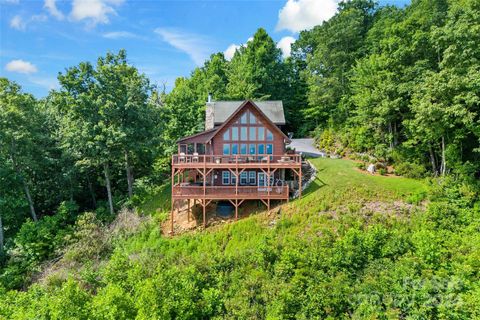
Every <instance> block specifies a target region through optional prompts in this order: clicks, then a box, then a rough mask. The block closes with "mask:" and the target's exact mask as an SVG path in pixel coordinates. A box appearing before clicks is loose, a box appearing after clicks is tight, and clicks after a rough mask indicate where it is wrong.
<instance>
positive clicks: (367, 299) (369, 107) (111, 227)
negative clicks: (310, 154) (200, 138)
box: [0, 0, 480, 319]
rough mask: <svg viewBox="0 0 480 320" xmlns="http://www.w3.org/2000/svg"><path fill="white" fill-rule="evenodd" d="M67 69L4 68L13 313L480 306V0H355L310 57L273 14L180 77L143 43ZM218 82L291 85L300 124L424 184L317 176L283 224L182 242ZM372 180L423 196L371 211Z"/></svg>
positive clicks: (5, 315)
mask: <svg viewBox="0 0 480 320" xmlns="http://www.w3.org/2000/svg"><path fill="white" fill-rule="evenodd" d="M58 82H59V84H60V88H59V89H57V90H51V91H50V93H49V94H48V96H46V97H45V98H42V99H37V98H35V97H34V96H33V95H31V94H29V93H26V92H24V91H23V90H22V88H21V87H20V86H19V85H18V84H16V83H14V82H12V81H10V80H9V79H6V78H0V297H1V299H0V318H1V319H133V318H138V319H174V318H179V319H197V318H198V319H206V318H217V319H222V318H240V319H259V318H270V319H312V318H315V319H323V318H329V319H336V318H357V319H360V318H370V319H377V318H378V319H387V318H389V319H390V318H401V319H473V318H480V307H479V306H480V283H479V281H478V279H479V277H480V264H479V261H480V238H479V234H480V232H479V231H480V200H479V197H478V195H479V192H480V184H479V177H480V2H479V1H478V0H412V3H411V4H410V5H408V6H406V7H405V8H398V7H395V6H378V5H377V4H376V2H375V1H371V0H351V1H347V2H340V4H339V9H338V12H337V13H336V14H335V16H334V17H332V18H331V19H330V20H328V21H326V22H324V23H322V24H321V25H318V26H316V27H314V28H313V29H311V30H306V31H302V32H301V33H300V35H299V37H298V39H297V40H296V41H295V42H294V43H293V44H292V53H291V56H290V57H287V58H284V57H282V53H281V51H280V49H278V48H277V47H276V43H275V41H274V40H273V39H272V38H271V37H270V36H269V35H268V34H267V32H266V31H265V30H264V29H262V28H259V29H258V30H257V31H256V33H255V34H254V36H253V40H251V41H249V42H248V43H247V44H245V45H244V46H241V47H240V48H239V49H238V50H237V51H236V53H235V54H234V56H233V58H232V59H231V60H230V61H228V60H226V58H225V57H224V54H223V53H216V54H213V55H211V56H210V58H209V59H208V60H207V61H205V63H204V65H203V66H201V67H198V68H196V69H194V70H193V71H192V72H191V74H190V76H188V77H180V78H177V79H176V81H175V85H174V87H173V89H172V90H171V91H169V92H167V91H166V89H165V86H164V85H162V84H156V83H152V82H151V81H150V80H149V79H148V77H147V76H146V75H145V74H142V73H141V72H140V71H139V70H138V69H137V68H136V67H135V66H134V65H133V64H131V63H130V62H129V60H128V57H127V52H126V51H125V50H120V51H119V52H115V53H112V52H108V53H105V55H104V56H102V57H99V58H98V60H97V61H96V62H82V63H80V64H78V65H76V66H70V67H67V68H66V69H64V70H63V71H61V70H59V73H58ZM209 94H211V95H212V97H213V99H214V100H243V99H252V100H267V99H269V100H282V101H283V104H284V106H285V112H286V121H287V131H289V132H293V133H294V136H295V137H306V136H311V137H314V138H315V141H316V143H317V144H318V146H319V148H321V149H325V150H328V151H329V152H331V153H335V154H338V155H340V156H345V157H348V156H349V154H353V153H361V154H368V155H369V156H371V157H374V158H375V159H379V160H380V161H383V162H387V163H388V164H389V165H392V166H393V167H394V168H395V173H396V174H397V175H399V176H403V177H405V179H407V178H408V179H412V180H408V181H411V182H409V183H411V184H412V185H409V187H408V188H407V189H409V190H408V191H402V192H401V195H398V197H396V198H395V197H394V196H392V197H390V196H388V197H385V199H383V197H384V195H382V194H380V193H375V194H374V195H372V194H368V192H367V193H366V194H362V192H361V191H358V190H360V189H361V188H362V185H361V184H358V185H356V186H355V188H356V190H357V191H358V193H359V194H362V195H358V194H355V195H351V197H348V196H346V194H348V191H347V190H346V189H342V187H341V186H339V187H338V190H333V189H332V190H331V194H329V195H325V194H324V193H322V195H321V197H320V196H318V195H317V193H316V192H313V191H312V192H311V195H312V196H311V197H310V198H309V197H308V196H307V197H306V199H304V200H303V199H302V201H299V202H298V203H297V204H295V202H293V203H291V204H290V205H289V206H288V207H286V209H285V210H283V209H282V210H283V211H285V215H286V216H285V217H282V218H281V219H280V220H279V221H278V222H277V224H276V226H275V228H273V229H271V228H270V229H268V228H264V227H263V224H262V218H261V217H258V218H254V219H250V220H248V219H247V220H245V221H240V222H239V223H238V224H235V226H229V227H228V228H225V229H222V230H216V231H212V232H204V233H199V234H193V235H186V236H182V237H179V238H177V239H167V238H165V237H163V236H161V235H160V234H159V232H160V230H159V227H158V226H159V224H160V223H161V222H162V219H165V210H167V209H168V208H169V206H170V204H169V201H170V199H169V196H170V195H169V193H168V192H169V188H168V182H167V181H168V177H169V174H170V161H171V155H172V153H174V152H175V150H176V144H175V141H176V140H177V139H179V138H181V137H183V136H186V135H189V134H194V133H197V132H200V131H202V130H203V127H204V124H203V122H204V113H205V109H204V108H205V102H206V101H207V97H208V95H209ZM316 164H317V163H316ZM318 165H319V166H321V165H324V166H325V167H326V168H328V166H332V164H330V162H328V161H327V162H325V163H324V162H321V161H320V162H318ZM346 172H347V173H346V174H353V173H351V171H346ZM391 179H394V178H391ZM395 179H397V178H395ZM398 179H404V178H398ZM406 181H407V180H406ZM332 183H333V182H332ZM345 183H350V182H347V181H346V182H345ZM417 184H422V185H425V187H418V188H417V187H412V188H410V187H411V186H413V185H415V186H417ZM389 188H390V187H389V186H386V187H385V190H389ZM417 189H418V190H417ZM420 189H421V190H420ZM321 190H322V189H319V192H320V191H321ZM328 190H329V189H328ZM341 192H344V193H341ZM379 192H380V191H379ZM385 192H386V191H385ZM392 192H393V191H392ZM315 197H320V198H315ZM372 197H373V198H374V199H376V200H378V201H380V199H381V200H382V201H383V200H385V201H387V200H388V201H390V200H391V201H393V200H399V199H400V198H402V197H403V198H405V197H408V202H409V203H412V204H414V205H415V206H418V208H417V209H418V210H417V211H415V213H411V214H409V215H406V216H392V217H391V216H385V215H381V214H378V213H375V214H373V215H372V216H368V217H367V216H363V215H361V214H359V210H360V209H359V208H360V207H359V203H364V202H365V201H367V200H368V201H373V200H372V199H371V198H372ZM403 198H402V199H403ZM366 199H367V200H366ZM357 202H359V203H357ZM422 203H423V205H422ZM425 203H427V204H425ZM315 210H316V212H317V213H318V212H320V211H321V212H330V211H332V210H333V211H335V212H342V214H340V215H339V217H335V218H332V219H329V218H327V217H319V216H316V215H314V214H313V213H314V211H315ZM300 213H301V214H300ZM318 234H322V235H323V236H322V237H320V236H317V235H318ZM242 237H243V238H242ZM235 245H236V246H237V247H236V249H234V246H235ZM305 248H306V249H307V250H305ZM147 258H148V259H147ZM58 265H60V266H61V270H60V271H59V270H56V269H55V266H58ZM59 268H60V267H59ZM54 269H55V270H54ZM62 270H63V272H64V273H63V274H62V273H61V271H62ZM74 271H77V272H74ZM49 272H50V273H51V274H52V275H51V276H49V275H48V273H49ZM59 274H61V275H59ZM405 279H407V281H411V283H409V285H405V283H404V281H405ZM402 281H403V282H402ZM389 288H391V290H392V291H391V292H388V289H389ZM433 293H434V294H433ZM297 298H298V299H297Z"/></svg>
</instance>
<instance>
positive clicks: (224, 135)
mask: <svg viewBox="0 0 480 320" xmlns="http://www.w3.org/2000/svg"><path fill="white" fill-rule="evenodd" d="M223 140H230V129H227V130H226V131H225V132H224V133H223Z"/></svg>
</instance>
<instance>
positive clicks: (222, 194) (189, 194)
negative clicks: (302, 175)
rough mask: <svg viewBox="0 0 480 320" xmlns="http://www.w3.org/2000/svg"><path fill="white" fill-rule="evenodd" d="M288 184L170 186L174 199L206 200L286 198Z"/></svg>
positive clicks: (287, 195)
mask: <svg viewBox="0 0 480 320" xmlns="http://www.w3.org/2000/svg"><path fill="white" fill-rule="evenodd" d="M289 192H290V189H289V186H288V185H282V186H205V187H203V186H181V185H176V186H173V188H172V198H174V199H207V200H228V199H244V200H257V199H258V200H260V199H267V198H270V199H276V200H287V199H288V197H289Z"/></svg>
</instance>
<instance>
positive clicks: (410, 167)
mask: <svg viewBox="0 0 480 320" xmlns="http://www.w3.org/2000/svg"><path fill="white" fill-rule="evenodd" d="M426 172H427V170H426V169H425V167H424V166H423V165H421V164H418V163H410V162H401V163H398V164H395V174H396V175H399V176H404V177H407V178H415V179H420V178H423V177H425V175H426Z"/></svg>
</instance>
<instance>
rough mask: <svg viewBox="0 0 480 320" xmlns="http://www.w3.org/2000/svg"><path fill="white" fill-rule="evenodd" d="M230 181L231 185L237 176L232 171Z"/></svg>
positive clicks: (235, 182)
mask: <svg viewBox="0 0 480 320" xmlns="http://www.w3.org/2000/svg"><path fill="white" fill-rule="evenodd" d="M230 183H231V184H233V185H236V184H237V177H236V176H235V175H234V174H233V173H232V174H230Z"/></svg>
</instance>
